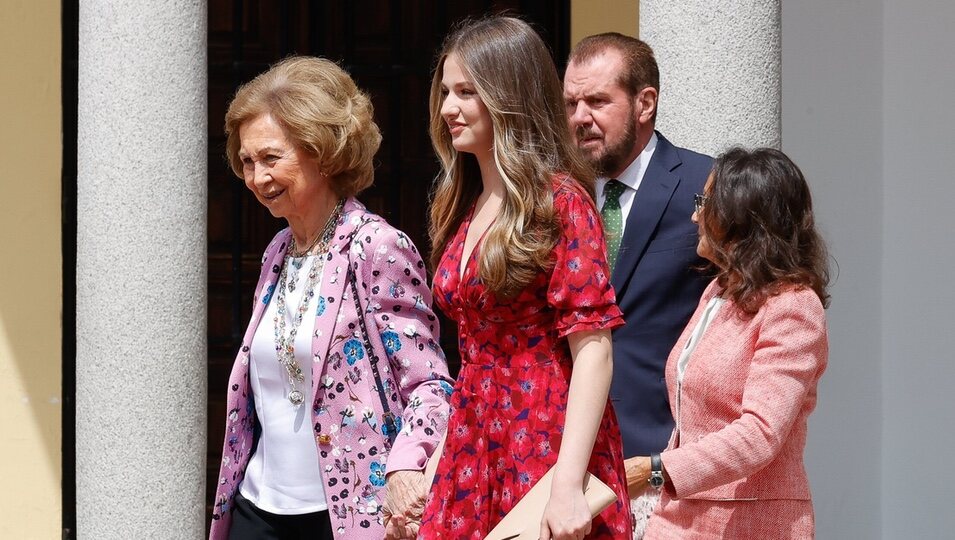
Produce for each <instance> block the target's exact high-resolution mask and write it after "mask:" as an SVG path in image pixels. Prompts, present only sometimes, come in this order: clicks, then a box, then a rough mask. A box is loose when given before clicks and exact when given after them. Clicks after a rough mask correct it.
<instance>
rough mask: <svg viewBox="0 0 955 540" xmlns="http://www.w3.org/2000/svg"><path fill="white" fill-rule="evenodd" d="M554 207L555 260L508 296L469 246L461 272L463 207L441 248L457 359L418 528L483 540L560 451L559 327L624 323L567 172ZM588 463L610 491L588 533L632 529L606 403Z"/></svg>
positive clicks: (564, 377) (563, 364)
mask: <svg viewBox="0 0 955 540" xmlns="http://www.w3.org/2000/svg"><path fill="white" fill-rule="evenodd" d="M554 208H555V211H556V212H557V214H558V215H559V217H560V222H561V225H562V228H563V234H562V235H561V238H560V240H559V242H558V244H557V246H556V247H555V249H554V260H555V266H554V269H553V270H552V271H550V272H542V273H541V274H539V275H538V276H537V278H535V279H534V280H533V281H532V282H531V283H530V284H529V285H528V286H527V287H526V288H525V289H524V291H523V292H521V293H520V294H519V295H518V296H517V297H516V298H513V299H510V300H503V301H501V300H498V299H497V298H496V297H495V296H494V295H493V294H491V293H490V292H488V291H487V289H485V287H484V286H483V285H482V283H481V281H480V280H479V279H478V277H477V276H476V274H477V268H478V264H477V256H476V255H475V254H472V255H471V258H470V260H468V261H467V265H466V267H465V270H464V275H463V276H459V268H460V264H459V263H460V260H461V257H462V255H463V250H464V239H465V237H466V236H467V231H468V226H469V225H470V221H471V216H470V215H468V216H467V217H466V218H465V219H464V220H463V222H462V223H461V226H460V228H459V229H458V231H457V234H456V235H455V236H454V238H453V239H452V240H451V242H450V243H449V244H448V249H447V251H446V252H445V253H444V255H443V257H442V259H441V263H440V265H439V267H438V269H437V272H436V275H435V279H434V291H435V298H436V299H437V302H438V305H439V306H440V307H441V309H442V310H444V312H445V313H446V314H448V315H449V316H450V317H451V318H453V319H454V320H455V321H456V322H457V323H458V333H459V335H458V338H459V342H458V343H459V347H460V350H461V360H462V368H461V373H460V375H459V376H458V379H457V383H456V384H455V387H454V393H453V395H452V397H451V407H452V411H453V412H452V414H451V418H450V420H449V423H448V430H449V431H448V439H447V442H446V446H445V450H444V454H443V455H442V457H441V461H440V463H439V465H438V470H437V475H436V477H435V483H434V485H433V486H432V489H431V496H430V499H429V501H428V504H427V507H426V508H425V512H424V516H423V520H422V527H421V531H420V535H419V538H424V539H433V538H434V539H436V538H441V539H445V540H447V539H455V540H457V539H465V538H468V539H477V540H481V539H483V538H484V537H485V536H486V535H487V533H488V532H490V530H491V529H492V528H493V527H494V526H495V525H496V524H497V523H498V522H499V521H500V520H501V518H503V517H504V515H505V514H507V512H508V511H509V510H510V509H511V508H512V507H513V506H514V505H515V504H516V503H517V502H518V501H519V500H520V498H521V497H522V496H523V495H524V493H526V492H527V491H528V490H529V489H530V488H531V487H532V486H533V485H534V483H535V482H537V480H538V479H539V478H540V477H541V476H543V475H544V473H546V472H547V471H548V470H549V469H550V467H551V466H552V465H553V464H554V463H555V462H556V461H557V453H558V451H559V450H560V442H561V436H562V432H563V427H564V415H565V412H566V410H567V395H568V387H569V382H570V374H571V368H572V359H571V356H570V349H569V346H568V344H567V339H566V336H567V335H568V334H571V333H574V332H580V331H586V330H596V329H609V328H614V327H616V326H619V325H621V324H623V318H622V316H621V312H620V310H619V309H618V308H617V306H616V304H615V298H614V291H613V288H612V287H611V285H610V281H609V272H608V267H607V262H606V250H605V246H604V238H603V230H602V228H601V224H600V219H599V217H598V215H597V213H596V210H595V208H594V206H593V203H592V202H591V200H590V197H589V196H588V195H586V194H585V193H584V192H583V191H582V190H581V189H580V187H579V186H578V185H577V184H576V182H573V181H565V182H555V193H554ZM472 213H473V209H472ZM477 251H478V248H475V249H474V252H475V253H476V252H477ZM588 470H589V471H590V472H591V473H592V474H594V475H596V476H597V477H598V478H600V479H601V480H603V481H604V482H605V483H607V484H608V485H609V486H611V487H612V488H613V489H614V491H616V493H617V498H618V500H617V502H616V503H615V504H612V505H611V506H610V507H609V508H607V509H606V510H604V511H603V512H602V513H601V514H600V515H599V516H597V517H596V518H595V519H594V522H593V528H592V532H591V534H590V535H589V536H588V538H601V539H607V538H630V535H631V525H630V506H629V499H628V498H627V490H626V481H625V478H626V476H625V474H624V467H623V450H622V445H621V442H620V430H619V427H618V425H617V419H616V416H614V413H613V408H612V407H611V405H610V403H609V402H608V403H607V408H606V410H605V412H604V416H603V420H602V421H601V423H600V428H599V430H598V432H597V440H596V442H595V444H594V449H593V454H592V455H591V459H590V465H589V466H588Z"/></svg>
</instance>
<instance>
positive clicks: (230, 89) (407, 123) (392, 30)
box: [206, 0, 570, 515]
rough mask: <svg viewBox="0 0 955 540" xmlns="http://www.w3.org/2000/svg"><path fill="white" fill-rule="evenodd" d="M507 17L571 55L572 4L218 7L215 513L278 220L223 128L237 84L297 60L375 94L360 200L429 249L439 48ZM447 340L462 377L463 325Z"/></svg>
mask: <svg viewBox="0 0 955 540" xmlns="http://www.w3.org/2000/svg"><path fill="white" fill-rule="evenodd" d="M505 10H507V11H508V12H509V13H513V14H516V15H519V16H521V17H523V18H524V19H525V20H527V21H530V22H532V23H533V24H534V25H535V26H536V28H537V29H538V30H539V31H540V32H541V34H542V35H543V36H544V39H545V40H546V41H547V42H548V44H549V45H550V47H551V50H552V51H553V52H554V55H555V59H556V60H557V61H558V63H559V64H561V65H562V64H563V61H564V59H565V58H566V57H567V53H568V52H569V51H568V49H569V43H570V3H569V1H568V0H564V1H560V2H537V1H526V0H525V1H520V0H514V1H488V0H456V1H442V0H414V1H413V0H407V1H398V0H390V1H385V0H379V1H373V0H359V1H348V0H344V1H337V0H336V1H320V0H282V1H260V0H210V1H209V245H208V249H209V291H208V292H209V338H208V340H209V341H208V344H209V411H208V412H209V424H208V456H209V458H208V462H207V463H208V466H207V472H208V474H207V484H206V493H207V515H208V510H210V509H211V504H212V498H213V497H214V495H215V488H216V483H217V481H218V479H217V475H218V468H219V463H220V458H221V455H220V452H221V444H222V436H223V429H224V420H225V408H226V406H225V391H226V384H227V382H228V378H229V372H230V370H231V368H232V362H233V360H234V358H235V354H236V350H237V349H238V347H239V344H240V341H241V339H242V333H243V332H244V330H245V326H246V324H248V320H249V317H250V316H251V309H252V306H251V303H252V292H253V291H252V289H253V287H254V286H255V281H256V279H257V278H258V271H259V261H260V257H261V254H262V251H263V250H264V249H265V246H266V245H267V244H268V241H269V240H270V239H271V238H272V236H273V235H274V234H275V232H277V231H278V230H279V229H280V228H282V227H284V226H285V225H284V222H281V221H279V220H276V219H274V218H272V217H271V215H270V214H269V213H268V211H266V210H265V209H264V208H262V207H261V206H259V204H258V203H257V202H256V201H255V199H254V197H252V195H251V194H250V193H249V192H248V191H247V190H246V189H245V187H244V186H243V184H242V182H241V181H240V180H239V179H237V178H236V177H235V176H233V175H232V172H231V171H230V169H229V167H228V166H227V164H226V161H225V158H224V154H225V137H224V135H223V132H222V126H223V121H224V118H225V111H226V107H227V106H228V102H229V100H230V99H231V97H232V95H233V94H234V93H235V90H236V88H237V87H238V86H239V85H240V84H242V83H244V82H246V81H248V80H250V79H252V78H253V77H255V76H256V75H257V74H259V73H261V72H263V71H265V70H266V69H268V67H269V65H270V64H272V63H274V62H276V61H277V60H280V59H282V58H284V57H286V56H288V55H290V54H308V55H316V56H324V57H327V58H330V59H333V60H335V61H338V62H340V63H341V65H342V66H343V67H344V68H345V69H346V70H347V71H348V72H349V73H350V74H351V75H352V77H354V78H355V80H356V82H357V83H358V85H359V86H360V87H361V88H363V89H365V90H366V91H367V92H369V93H370V94H371V96H372V101H373V103H374V106H375V118H376V121H377V122H378V125H379V126H380V127H381V131H382V135H383V137H384V138H383V141H382V145H381V150H379V152H378V155H377V158H376V163H377V167H376V176H375V178H376V179H375V185H374V186H373V187H372V188H371V189H369V190H367V191H365V192H364V193H362V194H361V195H360V196H359V199H361V200H362V202H364V203H365V205H366V206H368V208H369V209H371V210H372V211H374V212H376V213H378V214H380V215H382V216H383V217H385V218H386V219H387V220H388V221H389V222H390V223H392V224H393V225H395V226H397V227H398V228H399V229H401V230H403V231H405V232H406V233H408V235H409V236H410V237H411V238H412V239H413V240H414V242H415V243H416V245H417V246H418V247H419V248H420V249H421V250H422V251H424V252H427V250H428V249H429V245H428V242H427V224H426V223H427V222H426V220H427V201H428V192H429V190H430V187H431V183H432V180H433V179H434V176H435V174H436V173H437V170H438V165H437V160H436V159H435V157H434V153H433V151H432V149H431V143H430V140H429V138H428V91H429V88H430V83H431V70H432V67H433V66H432V64H433V60H434V57H435V55H436V54H437V49H438V48H439V47H440V45H441V42H442V40H443V39H444V36H445V35H446V34H447V33H448V30H449V29H450V28H451V26H452V25H453V24H454V23H455V22H457V21H459V20H461V19H463V18H465V17H468V16H480V15H483V14H488V13H500V12H502V11H505ZM442 330H443V331H442V343H443V344H444V346H445V351H446V353H447V355H448V358H449V362H450V364H451V368H452V374H455V373H456V371H457V368H458V354H457V348H456V344H455V343H456V342H455V332H454V329H453V327H452V326H451V325H450V324H448V323H447V322H446V321H445V322H444V325H443V326H442Z"/></svg>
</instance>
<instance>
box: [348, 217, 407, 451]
mask: <svg viewBox="0 0 955 540" xmlns="http://www.w3.org/2000/svg"><path fill="white" fill-rule="evenodd" d="M362 225H364V224H362ZM360 228H361V227H358V229H355V232H354V233H352V238H351V240H349V243H348V244H349V247H348V253H349V256H348V281H349V282H350V283H351V295H352V298H354V299H355V310H356V311H357V312H358V326H359V327H360V328H361V338H362V341H363V342H364V343H363V345H364V347H365V350H366V351H367V352H368V362H369V363H370V364H371V373H372V375H374V377H375V386H376V387H377V388H378V398H379V399H381V409H382V411H383V412H384V413H383V415H382V431H383V432H384V434H385V435H386V436H387V437H388V444H389V445H392V444H394V442H395V438H397V437H398V426H397V424H396V422H395V414H394V413H393V412H391V406H390V405H389V404H388V397H387V396H386V395H385V385H384V383H383V382H382V380H381V372H379V371H378V360H379V358H378V355H377V354H376V353H375V349H374V348H373V347H372V346H371V337H370V335H369V334H368V327H367V326H366V325H365V310H364V309H363V308H362V307H361V301H360V300H359V299H358V278H357V276H356V272H355V268H354V267H353V266H352V262H351V242H352V241H354V235H355V234H357V233H358V230H359V229H360Z"/></svg>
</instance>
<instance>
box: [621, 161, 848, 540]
mask: <svg viewBox="0 0 955 540" xmlns="http://www.w3.org/2000/svg"><path fill="white" fill-rule="evenodd" d="M705 191H706V194H705V196H702V195H701V196H697V207H696V212H695V213H694V214H693V220H694V221H695V222H697V223H698V224H699V227H700V242H699V246H698V248H697V251H698V252H699V254H700V255H701V256H702V257H704V258H706V259H708V260H709V261H711V262H712V263H713V264H714V265H715V266H716V268H717V277H716V279H715V280H713V282H712V283H711V284H710V286H709V287H708V288H707V289H706V291H705V292H704V293H703V297H702V299H701V300H700V304H699V307H698V308H697V310H696V313H694V315H693V317H692V318H691V319H690V321H689V323H688V325H687V327H686V329H685V330H684V332H683V335H682V336H681V337H680V339H679V340H678V341H677V343H676V345H675V346H674V348H673V351H672V352H671V353H670V357H669V359H668V361H667V367H666V382H667V389H668V391H669V397H670V408H671V411H672V412H673V416H674V418H675V420H676V428H675V429H674V432H673V435H672V437H671V439H670V443H669V445H668V447H667V449H666V450H665V451H664V452H663V453H662V454H659V455H656V456H651V457H648V458H646V459H645V460H644V462H643V466H644V467H645V470H646V475H645V476H644V478H647V479H648V480H649V482H648V483H647V484H644V485H643V486H637V485H634V486H632V488H633V489H634V490H640V489H643V488H645V486H647V485H650V486H653V487H658V488H659V487H662V489H663V493H662V497H661V501H660V504H659V505H658V506H657V508H656V510H655V512H654V514H653V516H652V517H651V519H650V522H649V524H648V526H647V530H646V533H645V536H644V538H645V539H646V540H654V539H672V538H680V539H684V540H687V539H717V538H732V539H734V540H745V539H760V540H762V539H768V538H772V539H774V540H778V539H788V538H792V539H795V538H800V539H802V538H812V537H813V535H814V524H813V510H812V500H811V497H810V492H809V482H808V480H807V478H806V470H805V467H804V465H803V450H804V448H805V445H806V427H807V426H806V421H807V419H808V417H809V414H810V413H812V411H813V409H814V408H815V406H816V385H817V383H818V381H819V377H820V376H821V375H822V373H823V371H824V370H825V368H826V362H827V357H828V342H827V335H826V318H825V314H824V308H825V306H826V305H827V304H828V299H829V296H828V294H827V293H826V286H827V283H828V270H827V255H826V250H825V246H824V244H823V242H822V240H821V238H820V237H819V235H818V234H817V232H816V229H815V225H814V222H813V215H812V202H811V197H810V194H809V187H808V185H807V184H806V181H805V179H804V178H803V175H802V173H801V172H800V170H799V169H798V167H796V165H795V164H794V163H793V162H792V161H790V160H789V158H788V157H786V156H785V155H784V154H783V153H782V152H779V151H777V150H772V149H758V150H753V151H748V150H743V149H739V148H736V149H732V150H730V151H728V152H727V153H725V154H723V155H722V156H720V157H719V158H718V159H717V160H716V162H715V163H714V168H713V173H712V174H711V176H710V178H709V180H708V181H707V184H706V187H705ZM653 487H650V489H653Z"/></svg>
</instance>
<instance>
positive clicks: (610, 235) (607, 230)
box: [600, 180, 627, 274]
mask: <svg viewBox="0 0 955 540" xmlns="http://www.w3.org/2000/svg"><path fill="white" fill-rule="evenodd" d="M626 189H627V186H625V185H624V184H623V183H622V182H618V181H617V180H608V181H607V184H606V185H604V205H603V208H601V209H600V215H601V216H602V217H603V220H604V234H605V235H606V240H607V263H608V264H610V273H611V274H612V273H613V266H614V264H616V262H617V252H618V251H620V238H621V237H622V236H623V212H622V211H621V210H620V195H621V194H622V193H623V192H624V190H626Z"/></svg>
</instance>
